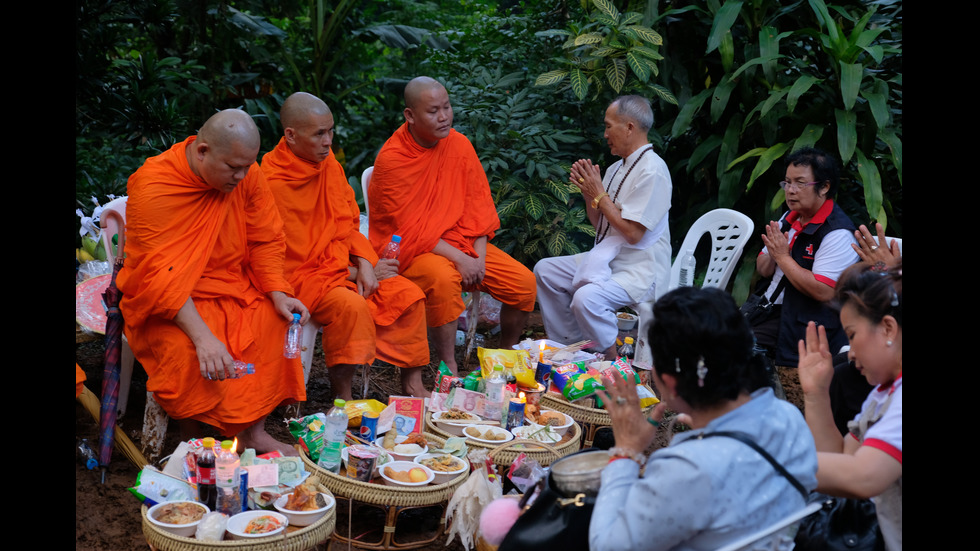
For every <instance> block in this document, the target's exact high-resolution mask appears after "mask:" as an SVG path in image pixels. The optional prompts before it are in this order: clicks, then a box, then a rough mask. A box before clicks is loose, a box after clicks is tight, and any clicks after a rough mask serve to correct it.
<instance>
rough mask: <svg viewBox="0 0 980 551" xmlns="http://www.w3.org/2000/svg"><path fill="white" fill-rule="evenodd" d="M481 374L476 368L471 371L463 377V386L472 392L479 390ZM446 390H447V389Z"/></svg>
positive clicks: (481, 380)
mask: <svg viewBox="0 0 980 551" xmlns="http://www.w3.org/2000/svg"><path fill="white" fill-rule="evenodd" d="M483 380H484V379H483V374H482V373H480V370H479V369H477V370H476V371H473V372H472V373H470V374H469V375H467V376H466V377H463V388H465V389H466V390H472V391H474V392H479V391H480V383H481V382H483ZM446 392H449V391H448V390H447V391H446Z"/></svg>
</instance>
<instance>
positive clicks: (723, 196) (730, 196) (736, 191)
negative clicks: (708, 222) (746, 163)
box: [718, 167, 743, 208]
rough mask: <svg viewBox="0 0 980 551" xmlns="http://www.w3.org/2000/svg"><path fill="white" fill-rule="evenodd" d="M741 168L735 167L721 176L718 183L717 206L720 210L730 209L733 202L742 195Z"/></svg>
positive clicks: (733, 204)
mask: <svg viewBox="0 0 980 551" xmlns="http://www.w3.org/2000/svg"><path fill="white" fill-rule="evenodd" d="M742 168H743V167H736V168H735V170H730V171H728V172H726V173H724V174H722V175H721V180H719V181H718V206H719V207H721V208H732V207H733V206H735V201H737V200H738V198H739V196H741V195H742V190H741V186H740V182H741V180H742V172H743V170H742Z"/></svg>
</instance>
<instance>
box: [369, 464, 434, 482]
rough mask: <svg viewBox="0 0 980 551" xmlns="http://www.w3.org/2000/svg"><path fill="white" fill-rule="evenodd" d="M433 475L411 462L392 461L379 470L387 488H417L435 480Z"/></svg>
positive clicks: (425, 468) (421, 466)
mask: <svg viewBox="0 0 980 551" xmlns="http://www.w3.org/2000/svg"><path fill="white" fill-rule="evenodd" d="M435 477H436V475H435V473H433V472H432V470H431V469H429V468H428V467H426V466H424V465H420V464H418V463H415V462H413V461H392V462H391V463H388V464H387V465H385V466H384V467H383V468H382V469H381V478H383V479H384V481H385V485H387V486H401V487H403V488H417V487H419V486H425V485H426V484H428V483H430V482H432V481H433V480H435Z"/></svg>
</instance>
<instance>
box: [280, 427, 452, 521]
mask: <svg viewBox="0 0 980 551" xmlns="http://www.w3.org/2000/svg"><path fill="white" fill-rule="evenodd" d="M422 436H424V437H425V439H426V440H428V441H429V442H435V443H436V444H437V447H442V446H443V445H444V444H445V443H446V439H445V438H441V437H439V436H438V435H434V434H431V433H428V432H425V433H422ZM300 457H301V458H302V459H303V463H305V464H306V469H307V470H308V471H310V472H311V473H313V474H314V475H315V476H317V477H318V478H319V479H320V482H321V483H322V484H323V485H324V486H326V487H327V488H329V489H330V491H332V492H333V494H334V495H335V496H336V497H340V498H344V499H353V500H355V501H360V502H362V503H371V504H374V505H394V506H396V507H418V506H423V505H437V504H440V503H444V502H446V501H449V498H450V497H451V496H452V494H453V491H455V490H456V488H458V487H459V486H460V485H461V484H462V483H463V482H465V481H466V478H467V477H468V476H469V474H470V473H469V471H463V472H462V473H461V474H460V475H459V476H457V477H456V478H454V479H452V480H450V481H449V482H445V483H443V484H430V485H428V486H422V487H419V488H411V487H404V488H402V487H397V486H385V485H384V484H377V483H373V482H361V481H360V480H354V479H352V478H347V477H346V476H342V475H339V474H334V473H332V472H330V471H327V470H324V469H321V468H320V467H317V466H316V464H315V463H313V461H312V460H311V459H310V458H309V456H308V455H306V453H305V452H303V450H302V449H300Z"/></svg>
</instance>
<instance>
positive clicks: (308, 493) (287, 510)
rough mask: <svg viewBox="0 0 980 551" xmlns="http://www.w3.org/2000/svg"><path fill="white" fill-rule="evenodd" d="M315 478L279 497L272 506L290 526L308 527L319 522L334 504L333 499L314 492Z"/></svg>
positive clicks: (325, 494)
mask: <svg viewBox="0 0 980 551" xmlns="http://www.w3.org/2000/svg"><path fill="white" fill-rule="evenodd" d="M315 478H316V477H313V476H311V477H309V478H308V479H307V481H306V482H304V483H303V484H300V485H299V486H297V487H296V489H295V490H293V491H292V493H289V494H285V495H282V496H279V499H277V500H276V501H275V502H273V506H275V508H276V510H277V511H279V512H280V513H282V514H283V515H285V516H286V520H288V521H289V524H291V525H292V526H309V525H311V524H313V523H314V522H316V521H318V520H320V518H321V517H323V515H325V514H327V511H329V510H330V509H331V508H332V507H333V506H334V505H335V504H336V501H335V500H334V497H333V496H332V495H330V494H327V493H322V492H318V491H317V490H316V482H315V480H314V479H315Z"/></svg>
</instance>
